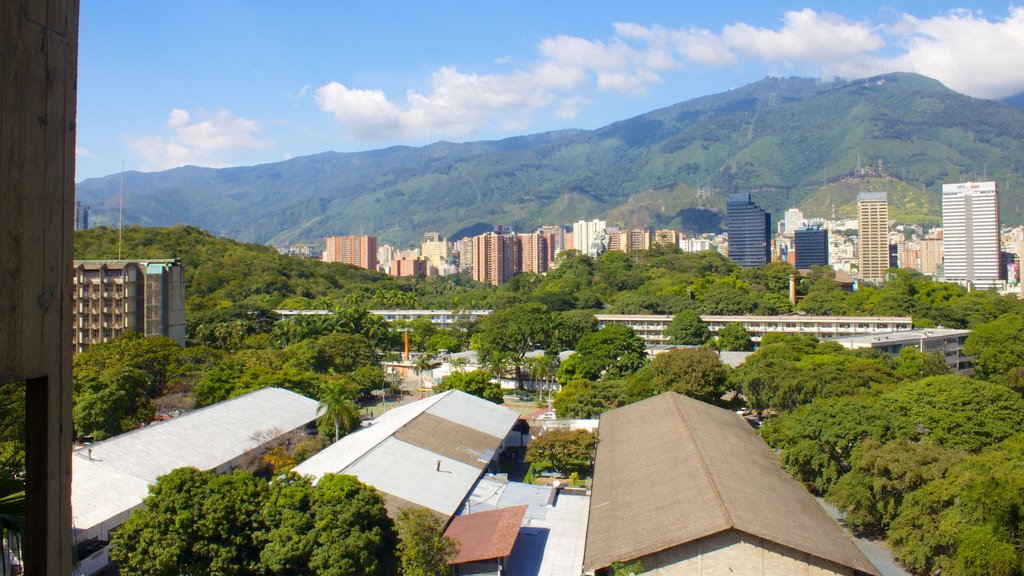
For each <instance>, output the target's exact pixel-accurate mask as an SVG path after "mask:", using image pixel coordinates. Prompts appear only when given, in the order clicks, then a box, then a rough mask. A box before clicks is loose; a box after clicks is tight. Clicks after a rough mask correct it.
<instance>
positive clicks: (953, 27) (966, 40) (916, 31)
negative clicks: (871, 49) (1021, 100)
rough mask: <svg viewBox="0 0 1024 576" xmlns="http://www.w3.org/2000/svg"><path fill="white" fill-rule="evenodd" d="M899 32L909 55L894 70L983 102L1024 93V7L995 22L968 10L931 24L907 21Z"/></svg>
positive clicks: (893, 64)
mask: <svg viewBox="0 0 1024 576" xmlns="http://www.w3.org/2000/svg"><path fill="white" fill-rule="evenodd" d="M894 30H896V31H898V32H902V36H903V38H902V41H901V45H902V47H903V49H904V53H903V54H901V55H899V56H897V57H895V58H892V59H890V60H889V61H888V64H889V67H890V68H891V69H900V70H907V71H911V72H919V73H921V74H924V75H926V76H931V77H933V78H936V79H938V80H940V81H942V82H943V83H944V84H946V85H947V86H949V87H950V88H952V89H954V90H957V91H960V92H965V93H967V94H971V95H974V96H979V97H983V98H1000V97H1005V96H1010V95H1013V94H1017V93H1020V92H1024V7H1015V8H1011V9H1010V11H1009V14H1008V15H1007V17H1006V18H1003V19H999V20H995V21H991V20H988V19H986V18H983V17H982V16H981V14H979V13H974V12H971V11H966V10H956V11H952V12H949V13H947V14H943V15H940V16H936V17H933V18H928V19H919V18H915V17H913V16H910V15H904V16H903V19H902V21H901V22H900V23H899V25H898V26H895V27H894Z"/></svg>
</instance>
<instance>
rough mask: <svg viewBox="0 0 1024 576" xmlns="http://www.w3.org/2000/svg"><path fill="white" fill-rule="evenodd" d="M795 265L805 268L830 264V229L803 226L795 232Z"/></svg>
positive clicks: (798, 267)
mask: <svg viewBox="0 0 1024 576" xmlns="http://www.w3.org/2000/svg"><path fill="white" fill-rule="evenodd" d="M793 250H794V252H796V257H795V258H794V260H793V265H794V266H795V267H796V268H797V269H799V270H804V269H807V268H810V267H811V266H828V230H822V229H821V228H801V229H799V230H795V231H794V232H793Z"/></svg>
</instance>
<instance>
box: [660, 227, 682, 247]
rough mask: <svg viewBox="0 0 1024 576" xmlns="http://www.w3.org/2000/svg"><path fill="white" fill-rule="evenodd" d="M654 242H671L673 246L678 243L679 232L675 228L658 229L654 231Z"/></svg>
mask: <svg viewBox="0 0 1024 576" xmlns="http://www.w3.org/2000/svg"><path fill="white" fill-rule="evenodd" d="M654 243H655V244H671V245H672V246H675V245H676V244H678V243H679V232H676V231H675V230H668V229H665V230H658V231H657V232H655V233H654Z"/></svg>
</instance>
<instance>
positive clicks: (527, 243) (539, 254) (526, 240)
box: [516, 233, 551, 274]
mask: <svg viewBox="0 0 1024 576" xmlns="http://www.w3.org/2000/svg"><path fill="white" fill-rule="evenodd" d="M548 240H549V236H548V235H546V234H540V233H536V234H518V235H517V236H516V249H517V250H518V251H519V262H520V269H519V270H517V271H516V273H518V272H533V273H534V274H543V273H545V272H547V271H548V266H549V265H550V264H551V252H550V250H549V247H548Z"/></svg>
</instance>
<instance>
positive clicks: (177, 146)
mask: <svg viewBox="0 0 1024 576" xmlns="http://www.w3.org/2000/svg"><path fill="white" fill-rule="evenodd" d="M197 116H198V118H194V117H193V116H192V114H190V113H189V112H188V111H186V110H182V109H180V108H175V109H173V110H171V113H170V116H169V117H168V118H167V122H166V123H165V124H166V126H167V127H168V128H169V129H171V130H172V131H173V135H170V136H160V135H148V136H138V137H128V138H127V141H128V145H129V146H131V148H132V149H134V150H135V153H136V154H137V155H139V156H140V157H141V158H142V159H143V161H144V166H143V169H146V170H164V169H167V168H174V167H177V166H184V165H186V164H194V165H197V166H209V167H214V168H216V167H222V166H227V165H228V164H229V162H230V161H231V159H232V158H234V157H235V156H236V154H238V153H239V152H244V151H247V150H255V149H263V148H269V147H270V146H272V145H273V143H274V142H273V140H272V139H270V138H268V137H264V136H262V131H263V126H262V123H261V122H259V121H258V120H249V119H246V118H241V117H239V116H235V115H233V114H231V112H229V111H228V110H227V109H224V108H221V109H220V110H218V111H217V112H215V113H212V114H211V113H207V112H205V111H202V110H200V111H198V112H197Z"/></svg>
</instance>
